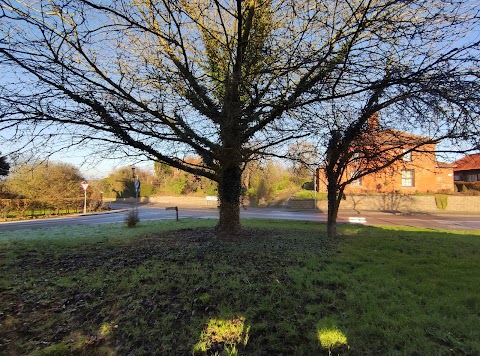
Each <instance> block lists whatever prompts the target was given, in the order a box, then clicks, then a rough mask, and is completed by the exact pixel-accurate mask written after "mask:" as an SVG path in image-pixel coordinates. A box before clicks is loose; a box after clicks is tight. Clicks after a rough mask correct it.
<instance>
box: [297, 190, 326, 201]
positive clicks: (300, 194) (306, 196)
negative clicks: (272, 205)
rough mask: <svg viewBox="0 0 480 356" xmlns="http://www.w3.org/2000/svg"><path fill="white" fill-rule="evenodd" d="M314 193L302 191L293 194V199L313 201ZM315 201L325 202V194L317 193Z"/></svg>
mask: <svg viewBox="0 0 480 356" xmlns="http://www.w3.org/2000/svg"><path fill="white" fill-rule="evenodd" d="M314 197H315V192H314V191H313V190H305V189H302V190H300V191H298V192H296V193H295V199H313V198H314ZM317 200H327V193H319V192H317Z"/></svg>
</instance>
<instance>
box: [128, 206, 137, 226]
mask: <svg viewBox="0 0 480 356" xmlns="http://www.w3.org/2000/svg"><path fill="white" fill-rule="evenodd" d="M125 222H126V223H127V226H128V227H135V226H137V224H138V223H139V222H140V218H139V216H138V210H137V209H130V210H129V211H128V214H127V215H126V216H125Z"/></svg>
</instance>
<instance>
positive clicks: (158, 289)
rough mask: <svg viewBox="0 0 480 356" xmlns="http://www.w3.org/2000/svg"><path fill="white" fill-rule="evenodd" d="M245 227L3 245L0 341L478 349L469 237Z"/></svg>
mask: <svg viewBox="0 0 480 356" xmlns="http://www.w3.org/2000/svg"><path fill="white" fill-rule="evenodd" d="M212 225H213V224H212ZM182 226H184V227H185V225H182ZM245 226H246V230H245V233H244V236H242V238H240V239H235V240H220V239H217V238H215V235H214V230H213V228H210V227H202V228H192V229H183V230H179V231H166V232H162V233H158V234H157V233H151V232H150V233H148V234H142V235H141V236H136V237H129V238H126V239H125V240H124V241H121V242H118V241H117V242H116V243H115V244H111V243H109V242H107V241H105V240H94V241H92V242H91V243H88V244H87V243H85V242H82V243H81V244H79V245H77V246H75V245H69V248H68V249H63V250H60V252H58V253H57V252H56V251H55V250H53V251H52V247H51V246H44V247H43V248H42V247H41V246H37V247H36V251H31V250H30V251H29V252H28V253H27V254H23V253H22V251H17V252H16V253H13V255H14V256H15V257H14V258H11V259H10V260H8V261H6V262H5V263H4V264H2V265H0V267H1V270H2V272H5V275H6V276H7V277H6V278H3V284H2V285H0V288H1V289H0V293H1V297H2V298H1V302H0V313H1V314H0V319H1V321H0V322H1V323H2V326H3V327H2V328H1V331H0V340H1V341H0V343H1V344H0V352H6V353H7V354H8V353H15V352H16V353H19V354H25V353H29V352H32V351H35V350H36V351H37V352H40V354H44V355H46V354H51V355H53V354H55V352H57V351H58V350H60V351H59V352H63V351H61V350H64V351H65V350H67V349H68V350H69V352H76V353H78V354H82V353H83V354H92V353H93V354H96V355H110V354H122V355H123V354H130V353H133V354H165V355H166V354H168V355H173V354H177V355H187V354H192V353H193V354H226V355H231V354H241V355H243V354H247V355H250V354H276V355H278V354H284V355H295V354H296V355H309V354H328V353H330V352H331V353H341V354H348V353H350V352H353V353H360V354H365V353H385V352H386V353H391V352H406V353H412V352H420V353H422V352H423V353H427V354H432V353H442V352H448V351H447V350H454V351H455V352H463V353H472V354H476V353H478V352H477V351H480V346H479V344H478V341H477V340H478V339H479V338H478V331H476V328H474V325H478V323H479V321H480V320H479V316H478V313H477V314H475V313H472V311H473V310H475V308H477V307H478V306H479V305H480V303H479V295H480V291H479V290H478V288H479V287H478V286H476V285H475V284H474V283H471V281H472V278H474V275H475V273H477V272H478V270H479V265H478V262H476V261H478V255H475V252H473V251H478V250H479V248H478V247H479V238H478V236H470V235H459V234H448V233H441V232H425V231H423V230H421V231H420V230H417V231H413V230H401V229H398V230H386V229H380V228H372V227H363V226H348V225H346V226H342V228H341V231H342V236H341V237H340V238H339V239H337V240H336V241H331V240H328V239H327V238H326V237H325V226H324V225H323V224H315V223H307V222H273V221H258V220H255V221H253V220H252V221H246V222H245ZM10 247H12V246H10ZM475 248H476V250H475ZM10 252H11V251H10ZM0 253H7V252H6V251H1V252H0ZM475 256H476V257H477V258H476V259H475V258H474V257H475ZM476 310H478V308H477V309H476ZM462 324H463V325H462ZM5 326H6V327H5ZM57 354H58V353H57Z"/></svg>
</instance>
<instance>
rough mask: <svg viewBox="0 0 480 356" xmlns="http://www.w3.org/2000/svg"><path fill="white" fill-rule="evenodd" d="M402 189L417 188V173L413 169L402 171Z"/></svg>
mask: <svg viewBox="0 0 480 356" xmlns="http://www.w3.org/2000/svg"><path fill="white" fill-rule="evenodd" d="M402 187H406V188H411V187H415V171H414V170H413V169H403V170H402Z"/></svg>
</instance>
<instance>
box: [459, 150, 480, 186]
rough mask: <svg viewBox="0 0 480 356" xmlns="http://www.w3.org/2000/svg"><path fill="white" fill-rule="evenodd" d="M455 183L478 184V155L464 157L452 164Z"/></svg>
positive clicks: (479, 175)
mask: <svg viewBox="0 0 480 356" xmlns="http://www.w3.org/2000/svg"><path fill="white" fill-rule="evenodd" d="M454 165H455V168H454V169H453V173H454V179H455V181H461V182H479V181H480V153H476V154H473V155H468V156H465V157H463V158H461V159H459V160H458V161H456V162H455V163H454Z"/></svg>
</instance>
